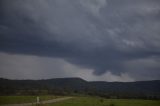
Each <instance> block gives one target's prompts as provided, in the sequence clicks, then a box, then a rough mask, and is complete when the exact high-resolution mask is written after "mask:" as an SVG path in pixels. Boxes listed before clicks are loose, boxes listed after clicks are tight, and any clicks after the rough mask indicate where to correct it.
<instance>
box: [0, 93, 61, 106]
mask: <svg viewBox="0 0 160 106" xmlns="http://www.w3.org/2000/svg"><path fill="white" fill-rule="evenodd" d="M36 97H37V96H0V105H2V104H17V103H33V102H36ZM39 97H40V100H50V99H55V98H58V97H59V96H50V95H47V96H39Z"/></svg>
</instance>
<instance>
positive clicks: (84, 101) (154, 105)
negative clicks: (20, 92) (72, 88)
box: [0, 96, 160, 106]
mask: <svg viewBox="0 0 160 106" xmlns="http://www.w3.org/2000/svg"><path fill="white" fill-rule="evenodd" d="M59 97H60V96H40V99H41V101H42V100H49V99H54V98H59ZM35 101H36V96H0V105H2V104H15V103H28V102H32V103H33V102H35ZM39 106H160V100H134V99H104V98H99V97H74V98H73V99H69V100H64V101H60V102H56V103H52V104H43V105H39Z"/></svg>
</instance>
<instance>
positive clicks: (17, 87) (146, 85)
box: [0, 78, 160, 99]
mask: <svg viewBox="0 0 160 106" xmlns="http://www.w3.org/2000/svg"><path fill="white" fill-rule="evenodd" d="M11 94H17V95H18V94H22V95H23V94H33V95H34V94H35V95H37V94H63V95H68V94H85V95H98V96H103V97H106V98H111V97H112V98H153V99H154V98H156V99H157V98H158V99H159V98H160V80H153V81H137V82H104V81H93V82H88V81H85V80H83V79H81V78H55V79H45V80H9V79H3V78H0V95H11Z"/></svg>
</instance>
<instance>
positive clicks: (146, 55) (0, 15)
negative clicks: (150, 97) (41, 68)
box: [0, 0, 160, 79]
mask: <svg viewBox="0 0 160 106" xmlns="http://www.w3.org/2000/svg"><path fill="white" fill-rule="evenodd" d="M159 28H160V2H159V1H158V0H140V1H139V0H134V1H133V0H132V1H131V0H123V1H120V0H115V1H113V0H78V1H75V0H45V1H43V0H39V1H33V0H23V1H22V0H14V1H11V0H2V1H1V7H0V51H2V52H7V53H15V54H32V55H38V56H47V57H50V56H51V57H60V58H63V59H65V60H67V61H68V62H70V63H72V64H76V65H79V66H81V67H86V68H91V69H94V70H95V71H94V72H93V74H95V75H102V74H104V73H105V72H106V71H111V72H112V73H114V74H117V75H120V74H121V73H124V72H128V73H131V74H132V75H134V76H133V77H135V78H136V77H137V79H139V78H140V77H139V76H138V74H137V73H141V74H143V75H145V74H144V73H149V72H150V71H151V70H153V71H154V73H153V75H151V77H153V78H154V77H156V79H158V75H160V73H159V70H160V67H159V64H160V61H156V59H155V57H156V58H158V59H159V58H160V30H159ZM140 59H141V60H143V61H140V62H139V60H140ZM146 61H147V62H146ZM148 61H151V64H150V65H147V64H148V63H150V62H148ZM138 62H139V64H137V63H138ZM129 63H130V64H129ZM130 65H131V66H134V67H132V69H130V67H131V66H130ZM128 66H130V67H128ZM75 71H76V70H75ZM146 76H147V75H146ZM144 79H145V78H144ZM150 79H151V78H150Z"/></svg>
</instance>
